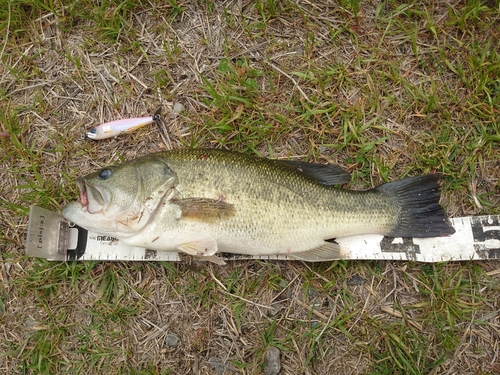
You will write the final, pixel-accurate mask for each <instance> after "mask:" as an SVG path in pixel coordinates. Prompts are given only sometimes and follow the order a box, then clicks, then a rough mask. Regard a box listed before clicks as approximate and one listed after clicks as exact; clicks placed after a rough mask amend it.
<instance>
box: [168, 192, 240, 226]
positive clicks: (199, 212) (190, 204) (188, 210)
mask: <svg viewBox="0 0 500 375" xmlns="http://www.w3.org/2000/svg"><path fill="white" fill-rule="evenodd" d="M172 203H173V204H176V205H178V206H179V207H180V209H181V212H182V214H181V217H180V218H181V219H186V220H200V221H204V222H209V223H213V222H216V221H218V220H223V219H227V218H229V217H231V216H234V214H235V213H236V211H235V209H234V205H232V204H230V203H226V202H224V201H223V200H222V199H219V200H216V199H206V198H186V199H179V200H175V201H172Z"/></svg>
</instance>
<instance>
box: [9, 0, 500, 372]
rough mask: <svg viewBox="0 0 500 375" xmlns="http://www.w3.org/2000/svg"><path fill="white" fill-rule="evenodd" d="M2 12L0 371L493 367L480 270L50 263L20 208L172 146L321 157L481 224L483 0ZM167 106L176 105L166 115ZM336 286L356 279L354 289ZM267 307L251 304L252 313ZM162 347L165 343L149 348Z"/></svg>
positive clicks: (493, 61) (137, 4) (492, 67)
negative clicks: (178, 109) (93, 135)
mask: <svg viewBox="0 0 500 375" xmlns="http://www.w3.org/2000/svg"><path fill="white" fill-rule="evenodd" d="M238 4H239V2H237V1H234V2H233V1H229V2H225V3H217V2H211V1H203V2H193V1H175V0H172V1H166V2H164V1H163V2H162V1H150V2H145V1H142V0H134V1H129V0H125V1H106V2H101V3H96V2H94V1H91V0H78V1H62V2H51V1H49V2H46V1H38V0H12V1H8V2H3V3H1V4H0V20H1V21H0V35H1V38H0V53H1V56H0V58H1V60H2V64H0V132H2V134H6V135H7V136H3V135H2V136H0V145H1V150H2V153H1V155H0V163H1V168H0V177H1V178H2V184H1V185H0V248H1V258H0V280H1V285H2V288H1V289H0V322H1V327H2V328H3V329H2V332H1V333H2V334H1V338H0V372H2V373H9V374H56V373H57V374H69V373H73V374H74V373H77V374H84V373H85V374H97V373H106V374H178V373H194V374H205V373H207V374H209V373H214V370H213V368H212V367H211V365H210V363H212V362H213V361H214V360H213V358H216V360H217V361H218V360H221V361H222V362H224V363H226V365H227V368H229V366H230V368H231V369H232V370H231V371H234V372H236V373H242V374H258V373H262V371H263V366H264V359H265V353H266V351H267V350H268V348H269V347H271V346H275V347H278V348H279V349H280V350H281V365H282V371H281V373H282V374H296V373H304V374H326V373H338V374H353V373H363V374H435V373H454V372H457V371H458V372H460V373H464V374H466V373H474V374H495V373H498V372H500V366H499V364H498V363H499V360H498V358H499V353H498V349H496V348H497V347H498V323H499V322H498V311H499V305H498V301H499V300H500V279H499V275H498V272H497V271H498V269H499V268H500V263H499V262H498V261H493V260H492V261H488V262H486V261H485V262H458V263H440V264H427V265H422V264H417V263H412V262H378V261H371V262H369V261H366V262H355V261H341V262H333V263H322V264H304V263H301V262H272V261H270V262H263V261H251V262H250V261H239V262H234V263H230V264H229V265H227V266H226V267H219V266H213V265H205V264H198V263H196V262H191V261H189V260H187V261H185V262H180V263H175V264H170V263H144V264H142V263H140V264H138V263H132V262H130V263H99V262H88V263H50V262H47V261H44V260H39V259H27V258H25V257H24V256H23V252H24V240H25V232H26V227H27V214H28V207H29V206H30V205H31V204H37V205H39V206H42V207H45V208H49V209H52V210H55V211H57V210H60V208H61V207H62V205H64V204H65V203H66V202H68V201H71V200H74V199H75V197H76V195H77V188H76V185H75V183H74V180H75V179H76V177H78V176H81V175H82V174H85V173H87V172H90V171H94V170H95V169H96V168H97V167H98V166H101V165H105V164H110V163H115V162H117V161H119V160H123V159H131V158H133V157H135V156H137V155H142V154H146V153H148V152H152V151H155V150H161V149H165V148H169V147H170V144H169V143H168V142H165V141H164V140H163V139H162V137H161V135H160V134H159V133H158V132H157V130H156V128H155V127H150V128H147V127H146V128H142V129H140V130H138V131H136V132H134V133H133V134H130V135H127V136H123V137H120V138H118V139H111V140H107V141H102V142H93V141H90V140H88V139H85V136H84V135H85V133H86V131H88V130H89V129H90V128H91V127H92V126H94V125H95V124H98V123H102V122H105V121H110V120H112V119H116V118H120V117H136V116H145V115H150V114H151V113H153V112H154V111H155V110H156V109H157V108H158V107H160V106H162V107H163V112H164V113H165V122H166V125H167V128H168V131H169V137H170V141H171V144H172V147H174V148H179V147H199V146H203V147H222V148H227V149H232V150H239V151H242V152H246V153H250V154H252V153H255V154H259V155H263V156H271V157H289V158H296V159H302V160H308V161H316V162H321V163H326V162H336V163H340V164H341V165H343V166H344V167H345V168H347V169H348V170H349V171H350V172H351V173H352V183H351V187H352V188H356V189H361V188H369V187H372V186H374V185H377V184H379V183H381V182H384V181H390V180H395V179H398V178H401V177H403V176H406V175H416V174H419V173H427V172H439V173H442V174H443V175H444V177H445V185H444V189H443V203H444V205H445V206H446V209H447V211H448V213H449V214H450V216H466V215H486V214H500V209H499V207H500V183H499V179H498V176H499V175H500V153H499V151H498V150H499V142H500V136H499V134H500V125H499V124H500V99H499V98H500V95H499V90H500V79H499V77H500V62H499V61H500V59H499V53H498V51H499V50H500V42H499V38H500V35H499V32H498V29H499V22H500V20H499V4H498V1H496V2H495V1H460V2H454V3H451V2H448V3H443V4H441V3H439V2H421V1H407V2H405V3H404V4H402V3H401V2H396V1H385V2H381V3H380V4H378V5H377V4H372V3H369V4H366V3H363V2H359V1H353V0H345V1H344V0H343V1H339V2H337V3H331V2H323V1H317V2H314V3H310V2H300V1H298V2H292V1H288V0H286V1H281V2H278V1H272V0H263V1H257V2H253V3H248V4H244V5H243V7H242V8H239V5H238ZM175 102H180V103H182V104H183V105H184V110H183V112H182V113H181V114H180V115H179V116H177V117H176V118H175V119H173V118H169V116H168V113H169V111H170V110H171V109H172V107H173V104H174V103H175ZM353 280H361V281H360V282H359V283H357V282H353ZM270 306H271V307H272V309H271V308H269V307H270ZM167 334H175V335H176V336H177V337H179V339H180V344H179V345H178V346H176V347H168V346H166V345H165V342H164V340H165V336H166V335H167Z"/></svg>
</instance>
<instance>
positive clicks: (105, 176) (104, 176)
mask: <svg viewBox="0 0 500 375" xmlns="http://www.w3.org/2000/svg"><path fill="white" fill-rule="evenodd" d="M112 174H113V171H112V170H111V169H109V168H104V169H103V170H101V171H100V172H99V178H100V179H103V180H107V179H108V178H110V177H111V175H112Z"/></svg>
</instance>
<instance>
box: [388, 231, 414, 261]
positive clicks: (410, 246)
mask: <svg viewBox="0 0 500 375" xmlns="http://www.w3.org/2000/svg"><path fill="white" fill-rule="evenodd" d="M402 238H403V243H392V242H393V241H394V237H387V236H384V238H382V241H380V249H381V250H382V252H383V253H400V254H401V253H403V254H406V257H407V259H408V260H415V261H416V260H417V254H420V246H419V245H415V244H414V243H413V238H410V237H402Z"/></svg>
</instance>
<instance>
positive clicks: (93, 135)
mask: <svg viewBox="0 0 500 375" xmlns="http://www.w3.org/2000/svg"><path fill="white" fill-rule="evenodd" d="M160 109H161V108H159V109H158V110H157V111H156V112H155V113H154V115H153V116H149V117H136V118H124V119H121V120H115V121H111V122H106V123H104V124H101V125H99V126H96V127H95V128H93V129H92V130H91V131H89V132H88V133H87V136H88V137H89V138H90V139H95V140H96V141H97V140H100V139H106V138H111V137H116V136H117V135H119V134H121V133H130V132H131V131H134V130H135V129H138V128H140V127H141V126H145V125H149V124H151V123H153V122H156V121H159V120H160Z"/></svg>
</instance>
